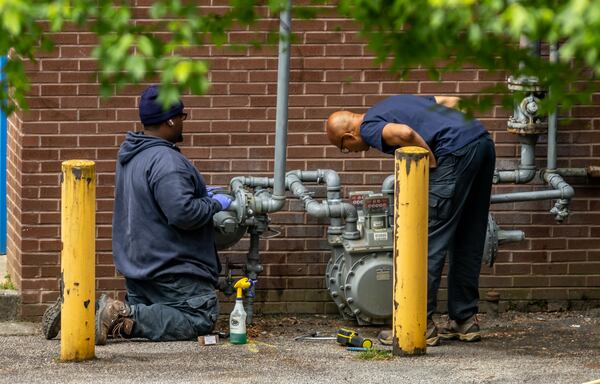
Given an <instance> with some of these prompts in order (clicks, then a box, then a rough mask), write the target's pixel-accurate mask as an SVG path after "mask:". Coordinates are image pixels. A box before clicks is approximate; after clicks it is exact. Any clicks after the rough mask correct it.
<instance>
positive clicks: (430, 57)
mask: <svg viewBox="0 0 600 384" xmlns="http://www.w3.org/2000/svg"><path fill="white" fill-rule="evenodd" d="M315 1H316V2H317V3H320V4H322V3H329V5H331V4H332V3H331V2H328V1H327V0H315ZM285 4H286V2H285V0H268V1H266V2H265V1H256V0H230V7H229V8H228V10H227V11H226V12H221V13H209V12H206V10H205V8H203V7H201V6H196V5H195V4H194V3H193V1H182V0H157V1H155V2H154V3H153V5H152V6H151V7H150V11H149V15H150V17H151V18H152V19H154V20H155V23H144V24H141V23H134V22H133V16H132V12H133V11H132V8H131V6H130V5H129V3H128V2H127V1H126V0H122V1H119V0H36V1H35V2H33V1H29V0H0V19H1V21H2V22H1V24H0V36H1V37H0V55H4V54H7V53H8V52H9V50H12V51H11V57H12V59H11V60H10V61H9V62H8V64H7V65H6V67H5V72H6V74H7V77H8V78H9V79H10V84H9V85H10V87H9V88H8V89H10V92H11V98H10V101H9V103H8V105H7V106H6V108H8V110H9V111H12V110H14V109H15V108H24V107H26V99H25V94H26V92H27V89H28V86H29V85H28V82H27V77H26V74H25V71H24V69H23V65H22V62H21V60H20V58H28V59H30V60H35V57H36V54H37V53H38V52H39V51H48V50H51V49H52V46H53V44H52V41H51V37H48V36H47V35H46V34H45V33H44V31H45V30H49V31H50V32H59V31H61V30H62V29H63V28H64V27H65V25H66V24H67V23H73V24H75V25H78V26H80V27H81V28H83V29H88V30H91V31H93V32H95V33H96V34H97V35H98V37H99V42H98V45H97V47H96V48H95V50H94V52H93V56H94V57H96V58H97V59H99V63H100V66H99V79H100V84H101V93H102V95H105V96H106V95H111V94H113V93H114V92H115V91H118V89H119V88H121V87H123V86H124V85H126V84H130V83H138V82H141V81H143V80H145V79H148V78H154V77H156V76H157V75H159V76H160V82H161V84H162V92H161V96H160V97H161V100H162V101H163V102H164V103H165V104H168V103H170V102H171V101H173V100H175V99H176V98H177V97H179V95H180V94H181V93H182V92H185V91H187V90H188V89H189V90H191V91H192V92H193V93H195V94H202V93H205V92H206V90H207V87H208V81H207V72H208V70H209V69H208V67H207V65H206V63H205V62H204V61H202V60H194V59H190V58H188V57H185V56H183V55H182V54H179V53H178V48H181V47H189V46H194V45H202V44H207V43H212V44H217V45H220V44H224V43H227V31H228V30H229V29H230V28H231V27H232V26H233V25H234V23H237V24H238V25H250V24H252V23H253V22H254V21H255V20H256V19H257V18H258V15H259V13H258V12H257V8H258V6H259V5H260V6H262V7H266V8H267V9H269V10H270V12H271V13H272V14H276V13H278V12H279V11H280V10H281V9H283V7H284V6H285ZM333 5H335V6H336V7H337V10H338V11H339V14H340V15H343V16H346V17H348V18H350V19H354V20H355V21H356V22H357V23H358V25H359V26H360V29H361V32H362V34H363V35H364V36H365V39H366V41H367V42H368V45H369V46H370V48H371V49H372V50H373V52H375V55H376V57H377V59H378V60H380V61H386V62H387V63H389V64H390V67H391V70H393V71H395V72H398V73H399V74H406V73H407V72H408V71H409V70H410V69H411V68H415V67H417V66H421V67H425V68H428V69H430V72H431V74H432V76H433V77H436V76H437V75H438V73H439V72H443V71H451V70H458V69H461V68H463V67H465V66H470V65H475V66H477V67H479V68H483V69H488V70H491V71H505V72H508V73H511V74H513V75H515V76H521V75H524V76H536V77H538V78H539V79H540V81H541V82H542V83H543V84H544V85H545V86H546V87H548V88H550V89H551V90H552V93H551V97H548V98H547V104H548V105H550V106H552V105H555V104H558V103H560V104H562V105H563V106H569V105H570V104H572V103H574V102H576V101H578V100H581V99H582V97H585V96H589V93H590V92H591V91H592V90H593V86H594V85H595V83H594V82H593V81H581V80H582V79H588V80H589V79H590V78H593V77H595V76H597V75H599V74H600V0H564V1H558V0H549V1H542V0H528V1H517V0H338V1H336V2H335V3H333ZM293 9H294V12H296V16H298V15H300V16H303V17H306V16H314V14H315V13H314V11H316V10H318V7H317V8H314V9H312V11H313V12H312V13H311V12H309V10H311V8H310V7H308V8H304V7H298V6H297V5H294V8H293ZM41 20H43V22H42V21H41ZM156 31H166V32H168V33H169V34H168V39H164V38H160V37H159V36H158V35H156V34H155V32H156ZM523 37H524V38H526V39H527V40H528V41H543V42H546V43H550V44H559V47H560V49H559V53H560V59H559V61H558V62H556V63H551V62H549V61H548V59H547V58H546V57H540V56H538V55H535V54H532V51H531V49H530V48H527V47H521V46H520V45H519V40H520V39H521V38H523ZM442 63H443V64H442ZM575 84H577V88H576V89H577V92H574V91H573V89H574V88H573V86H574V85H575ZM6 85H7V84H6V82H4V83H3V84H2V87H1V88H0V92H1V93H0V98H1V99H2V100H6V99H7V93H6Z"/></svg>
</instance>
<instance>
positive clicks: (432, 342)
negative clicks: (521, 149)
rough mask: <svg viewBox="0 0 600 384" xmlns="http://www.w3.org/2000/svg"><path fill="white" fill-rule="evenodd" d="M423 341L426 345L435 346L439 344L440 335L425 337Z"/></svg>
mask: <svg viewBox="0 0 600 384" xmlns="http://www.w3.org/2000/svg"><path fill="white" fill-rule="evenodd" d="M425 343H426V344H427V346H428V347H437V346H438V345H440V337H439V336H435V337H430V338H429V339H427V340H426V341H425Z"/></svg>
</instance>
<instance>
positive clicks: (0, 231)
mask: <svg viewBox="0 0 600 384" xmlns="http://www.w3.org/2000/svg"><path fill="white" fill-rule="evenodd" d="M4 64H6V56H0V81H1V80H3V79H4ZM6 129H7V124H6V115H5V114H4V112H0V254H6Z"/></svg>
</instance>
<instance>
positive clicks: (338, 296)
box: [325, 247, 354, 320]
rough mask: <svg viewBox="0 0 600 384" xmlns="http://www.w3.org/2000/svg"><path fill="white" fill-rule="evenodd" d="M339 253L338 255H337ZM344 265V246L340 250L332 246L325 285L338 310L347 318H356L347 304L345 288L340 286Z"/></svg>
mask: <svg viewBox="0 0 600 384" xmlns="http://www.w3.org/2000/svg"><path fill="white" fill-rule="evenodd" d="M336 253H337V256H336ZM343 265H344V251H343V248H342V249H340V250H338V248H337V247H336V248H332V254H331V258H330V259H329V262H327V267H326V268H325V286H326V287H327V290H328V291H329V295H330V296H331V299H332V300H333V301H334V303H335V304H336V306H337V308H338V310H339V311H340V314H341V315H342V317H343V318H344V319H346V320H350V319H354V315H353V314H352V311H350V308H348V305H347V304H346V297H345V296H344V290H343V289H342V287H340V282H339V277H340V275H341V273H340V271H341V270H342V269H343Z"/></svg>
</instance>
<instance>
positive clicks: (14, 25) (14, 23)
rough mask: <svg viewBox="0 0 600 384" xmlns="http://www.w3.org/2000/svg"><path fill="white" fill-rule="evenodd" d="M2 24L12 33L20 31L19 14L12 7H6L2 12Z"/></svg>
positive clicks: (15, 33) (16, 33)
mask: <svg viewBox="0 0 600 384" xmlns="http://www.w3.org/2000/svg"><path fill="white" fill-rule="evenodd" d="M2 24H3V26H4V28H6V29H7V30H8V32H9V33H10V34H12V35H15V36H16V35H18V34H19V33H21V15H20V14H19V13H17V12H15V10H13V9H10V8H9V9H7V10H5V11H4V13H3V14H2Z"/></svg>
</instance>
